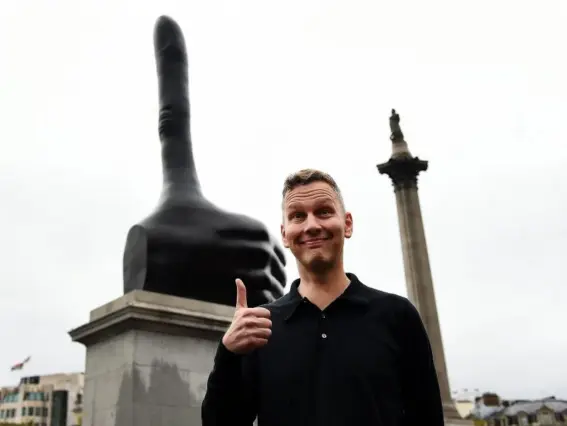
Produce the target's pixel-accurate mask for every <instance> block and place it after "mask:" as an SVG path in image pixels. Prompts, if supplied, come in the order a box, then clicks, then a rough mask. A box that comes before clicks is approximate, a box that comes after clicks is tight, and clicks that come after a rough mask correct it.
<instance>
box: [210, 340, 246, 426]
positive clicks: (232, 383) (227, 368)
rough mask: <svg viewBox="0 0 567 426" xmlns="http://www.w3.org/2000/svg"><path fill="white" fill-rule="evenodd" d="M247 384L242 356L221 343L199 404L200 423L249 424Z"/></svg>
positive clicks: (233, 425) (226, 425) (212, 425)
mask: <svg viewBox="0 0 567 426" xmlns="http://www.w3.org/2000/svg"><path fill="white" fill-rule="evenodd" d="M249 383H250V378H247V377H244V373H243V357H241V356H240V355H236V354H233V353H231V352H230V351H229V350H228V349H226V348H225V347H224V345H223V344H222V343H221V344H220V345H219V348H218V350H217V354H216V356H215V363H214V367H213V371H212V372H211V374H210V375H209V379H208V381H207V392H206V394H205V398H204V399H203V403H202V406H201V419H202V424H203V426H251V425H252V423H253V421H254V418H255V413H254V410H253V408H252V407H253V405H254V404H253V400H251V390H250V385H249Z"/></svg>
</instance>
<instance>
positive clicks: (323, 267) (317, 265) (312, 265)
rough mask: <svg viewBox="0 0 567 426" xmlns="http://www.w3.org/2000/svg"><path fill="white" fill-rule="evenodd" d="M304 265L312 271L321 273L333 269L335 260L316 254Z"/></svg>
mask: <svg viewBox="0 0 567 426" xmlns="http://www.w3.org/2000/svg"><path fill="white" fill-rule="evenodd" d="M304 266H305V267H306V269H307V270H309V271H311V272H314V273H316V274H321V273H325V272H327V271H329V270H331V269H333V266H334V262H333V261H332V260H331V259H328V258H326V257H324V256H314V257H311V258H310V259H308V260H307V262H305V263H304Z"/></svg>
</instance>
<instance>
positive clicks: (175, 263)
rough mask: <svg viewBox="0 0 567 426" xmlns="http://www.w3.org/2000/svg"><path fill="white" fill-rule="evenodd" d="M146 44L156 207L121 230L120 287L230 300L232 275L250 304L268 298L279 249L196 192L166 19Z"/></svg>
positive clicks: (180, 69)
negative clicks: (152, 80)
mask: <svg viewBox="0 0 567 426" xmlns="http://www.w3.org/2000/svg"><path fill="white" fill-rule="evenodd" d="M154 49H155V59H156V68H157V77H158V88H159V89H158V90H159V125H158V130H159V137H160V141H161V157H162V167H163V187H162V192H161V197H160V200H159V203H158V205H157V207H156V209H155V210H154V211H153V212H152V213H150V214H149V215H148V216H147V217H146V218H145V219H143V220H142V221H140V222H139V223H137V224H135V225H134V226H132V227H131V228H130V230H129V232H128V236H127V239H126V246H125V249H124V259H123V278H124V293H128V292H130V291H132V290H136V289H138V290H146V291H150V292H156V293H163V294H169V295H173V296H178V297H185V298H192V299H197V300H201V301H206V302H213V303H219V304H224V305H230V306H233V305H234V301H235V300H236V290H235V284H234V280H235V278H241V279H242V280H243V281H244V283H245V285H246V287H247V290H248V301H249V304H250V305H251V306H256V305H259V304H263V303H267V302H270V301H272V300H274V299H276V298H278V297H280V296H281V295H282V294H283V289H284V287H285V281H286V274H285V269H284V268H285V256H284V253H283V250H282V248H281V247H280V245H279V243H278V242H276V240H275V238H274V237H273V236H271V235H270V234H269V233H268V231H267V229H266V227H265V226H264V225H263V224H262V223H261V222H259V221H258V220H255V219H252V218H250V217H247V216H243V215H240V214H234V213H230V212H226V211H223V210H221V209H220V208H218V207H217V206H215V205H214V204H213V203H212V202H211V201H209V200H207V199H206V198H205V197H204V195H203V192H202V190H201V185H200V183H199V179H198V176H197V170H196V168H195V160H194V158H193V150H192V140H191V131H190V105H189V90H188V85H189V82H188V61H187V51H186V47H185V40H184V37H183V33H182V31H181V28H180V27H179V25H178V24H177V23H176V22H175V21H174V20H172V19H171V18H169V17H166V16H162V17H160V18H159V19H158V21H157V23H156V26H155V29H154ZM218 179H221V180H223V181H224V182H226V185H227V189H228V188H229V187H230V185H231V184H232V181H231V179H230V175H228V173H227V174H223V173H219V175H218ZM251 189H252V190H254V187H253V183H252V184H251Z"/></svg>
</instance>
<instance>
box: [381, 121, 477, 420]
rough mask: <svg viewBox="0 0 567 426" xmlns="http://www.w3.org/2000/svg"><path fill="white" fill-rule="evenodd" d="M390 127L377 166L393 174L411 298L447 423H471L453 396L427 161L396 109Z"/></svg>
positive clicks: (386, 172) (387, 173) (407, 283)
mask: <svg viewBox="0 0 567 426" xmlns="http://www.w3.org/2000/svg"><path fill="white" fill-rule="evenodd" d="M390 128H391V131H392V135H391V136H390V139H391V140H392V156H391V157H390V159H389V160H388V161H387V162H386V163H383V164H379V165H378V166H377V167H378V171H379V172H380V174H386V175H388V176H389V177H390V179H391V180H392V184H393V186H394V193H395V194H396V205H397V210H398V221H399V226H400V237H401V240H402V253H403V258H404V270H405V276H406V286H407V291H408V297H409V300H410V301H411V302H412V303H413V304H414V305H415V307H416V308H417V310H418V312H419V314H420V316H421V319H422V321H423V323H424V325H425V328H426V330H427V334H428V336H429V340H430V341H431V346H432V351H433V359H434V363H435V369H436V370H437V377H438V380H439V387H440V390H441V397H442V399H443V411H444V417H445V422H446V425H447V426H452V425H471V424H472V423H471V422H470V421H467V420H464V419H463V418H462V417H461V416H460V415H459V413H458V411H457V410H456V408H455V405H454V403H453V400H452V398H451V390H450V387H449V379H448V375H447V366H446V363H445V353H444V350H443V340H442V338H441V329H440V326H439V316H438V314H437V306H436V302H435V291H434V289H433V279H432V277H431V269H430V266H429V255H428V253H427V243H426V240H425V231H424V228H423V219H422V216H421V208H420V205H419V195H418V192H417V177H418V175H419V173H420V172H423V171H426V170H427V166H428V163H427V161H424V160H420V159H419V158H418V157H414V156H412V155H411V153H410V151H409V149H408V145H407V143H406V141H405V140H404V135H403V133H402V131H401V128H400V116H399V115H398V114H397V113H396V111H395V110H392V116H391V117H390Z"/></svg>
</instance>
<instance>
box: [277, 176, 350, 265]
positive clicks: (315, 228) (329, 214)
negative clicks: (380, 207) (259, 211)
mask: <svg viewBox="0 0 567 426" xmlns="http://www.w3.org/2000/svg"><path fill="white" fill-rule="evenodd" d="M281 231H282V239H283V244H284V246H285V247H286V248H289V249H290V250H291V252H292V253H293V255H294V256H295V258H296V259H297V261H298V262H299V263H300V264H301V265H303V266H304V267H305V268H306V269H307V270H310V271H313V272H324V271H326V270H329V269H331V268H332V267H333V266H334V265H336V263H337V262H338V261H339V260H341V256H342V251H343V244H344V239H345V238H350V237H351V235H352V215H351V214H350V213H346V212H344V211H343V207H342V206H341V202H340V200H339V197H338V195H337V193H336V192H335V191H334V190H333V188H332V187H331V186H330V185H329V184H327V183H326V182H313V183H310V184H307V185H300V186H298V187H297V188H295V189H293V190H291V191H288V193H287V194H286V196H285V198H284V203H283V224H282V226H281Z"/></svg>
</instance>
